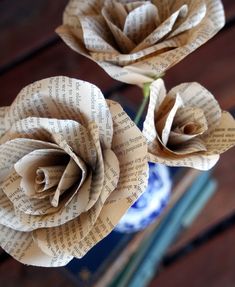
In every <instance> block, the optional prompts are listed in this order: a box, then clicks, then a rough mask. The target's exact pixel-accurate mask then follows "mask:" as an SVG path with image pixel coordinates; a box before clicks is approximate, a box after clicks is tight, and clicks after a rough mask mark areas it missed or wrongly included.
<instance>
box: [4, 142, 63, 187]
mask: <svg viewBox="0 0 235 287" xmlns="http://www.w3.org/2000/svg"><path fill="white" fill-rule="evenodd" d="M2 139H3V138H2ZM3 142H4V141H3ZM43 148H57V147H56V145H55V144H52V143H46V142H43V141H39V140H30V139H24V138H22V139H14V140H9V141H8V142H6V143H2V144H0V166H1V169H0V178H1V180H0V184H1V182H2V181H4V177H5V176H7V175H8V173H9V172H10V171H11V170H12V168H13V165H14V163H15V162H16V161H18V160H19V159H20V158H22V157H23V156H24V155H26V154H28V153H30V152H31V151H33V150H35V149H43Z"/></svg>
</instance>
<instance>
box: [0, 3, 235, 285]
mask: <svg viewBox="0 0 235 287" xmlns="http://www.w3.org/2000/svg"><path fill="white" fill-rule="evenodd" d="M222 2H223V4H224V8H225V12H226V26H225V27H224V28H223V30H222V31H220V32H219V33H218V34H217V35H216V36H215V37H214V38H213V39H212V40H210V41H209V42H207V43H206V44H205V45H204V46H202V47H200V48H199V49H198V50H196V51H195V52H194V53H193V54H191V55H189V56H188V57H187V58H186V59H184V60H183V61H182V62H181V63H179V64H178V65H176V66H175V67H173V68H172V69H171V70H170V71H169V72H167V74H166V76H165V81H166V86H167V89H170V88H171V87H173V86H175V85H177V84H180V83H183V82H192V81H197V82H199V83H201V84H202V85H204V86H205V87H206V88H207V89H208V90H210V91H211V92H212V93H213V94H214V95H215V97H216V98H217V100H218V101H219V103H220V105H221V108H222V109H225V110H229V111H230V112H231V113H232V114H233V115H234V112H235V21H234V20H235V2H234V0H223V1H222ZM66 4H67V0H57V1H48V0H35V1H30V0H21V1H16V0H0V87H1V91H0V106H5V105H10V104H11V102H12V101H13V100H14V98H15V97H16V95H17V94H18V93H19V91H20V90H21V88H23V87H24V86H25V85H27V84H29V83H31V82H33V81H36V80H39V79H43V78H46V77H50V76H55V75H66V76H70V77H74V78H78V79H82V80H86V81H89V82H91V83H94V84H95V85H97V86H98V87H99V88H100V89H101V90H102V91H103V92H104V94H105V95H106V96H107V97H112V98H117V97H118V100H119V101H121V102H122V104H123V105H125V106H127V107H129V108H130V109H132V110H133V111H136V110H137V107H138V105H139V104H140V101H141V91H140V89H139V88H137V87H134V86H127V85H124V84H122V83H120V82H117V81H115V80H113V79H111V78H110V77H109V76H108V75H107V74H106V73H105V72H104V71H103V70H102V69H101V68H99V67H98V66H97V65H96V64H95V63H93V62H91V61H90V60H88V59H86V58H84V57H82V56H80V55H78V54H76V53H75V52H73V51H72V50H70V49H69V48H68V47H67V46H66V45H65V44H64V43H63V42H62V41H61V40H60V39H59V38H58V37H57V35H56V34H55V33H54V30H55V28H56V27H57V26H58V25H60V24H61V22H62V12H63V9H64V7H65V5H66ZM118 93H121V94H122V95H121V96H120V94H119V95H118ZM234 171H235V149H232V150H230V151H228V152H227V153H225V154H224V155H223V156H222V157H221V160H220V161H219V163H218V164H217V166H216V168H215V169H214V170H213V174H212V176H211V175H210V176H211V177H212V178H213V180H214V181H213V182H216V191H215V192H213V195H212V193H211V195H212V196H208V199H209V197H210V199H209V200H205V201H204V204H202V206H203V209H202V208H200V211H201V212H200V213H199V212H196V213H195V214H196V215H198V216H197V217H196V216H193V219H195V220H192V221H190V224H188V225H187V224H186V225H187V226H186V227H187V228H183V229H185V230H184V231H183V232H180V235H179V234H177V237H175V238H174V240H171V242H170V244H169V245H170V246H167V248H165V249H164V256H163V257H161V260H160V259H159V260H160V261H161V265H159V262H158V264H155V263H156V258H155V259H154V258H153V259H152V260H153V261H152V263H151V262H150V263H149V262H148V264H150V265H146V266H151V276H149V280H148V283H146V284H147V286H150V287H154V286H164V287H168V286H169V287H170V286H174V287H175V286H200V287H202V286H213V287H214V286H218V287H219V286H223V287H224V286H226V287H230V286H231V287H232V286H235V248H234V242H235V190H234V186H235V177H234ZM189 176H191V177H192V178H193V176H192V174H191V175H190V173H189V172H188V171H183V172H182V173H181V175H180V176H178V177H177V179H174V181H175V182H174V188H173V192H177V190H176V189H177V188H178V189H180V188H181V189H182V187H181V186H180V184H182V182H186V181H187V178H189ZM196 178H197V177H196V175H194V179H192V181H193V180H195V179H196ZM192 181H191V182H189V184H188V186H187V185H186V186H184V189H186V188H189V187H190V184H192ZM182 192H183V191H182ZM198 210H199V209H198ZM198 213H199V214H198ZM189 225H190V226H189ZM151 232H153V227H152V230H150V229H149V230H148V232H142V233H140V234H142V235H138V234H137V235H138V236H136V234H135V236H129V235H128V236H129V237H128V238H127V237H125V240H126V241H125V240H123V239H122V250H126V251H125V252H126V253H123V254H124V255H125V254H126V261H125V260H124V261H122V260H121V259H120V258H119V257H118V256H117V254H116V255H115V257H113V258H112V260H111V261H112V262H114V261H116V265H115V266H116V267H115V268H116V269H115V268H114V267H113V268H114V269H110V270H109V265H107V263H106V265H105V264H103V263H102V264H103V265H102V264H101V261H102V260H106V259H102V260H101V259H100V261H99V260H98V261H99V264H100V265H102V268H101V267H100V265H97V266H96V267H93V270H89V269H88V267H87V265H86V266H85V267H84V268H83V267H82V264H83V261H82V260H80V263H79V266H78V265H76V264H75V265H73V266H71V267H67V268H53V269H48V268H36V267H28V266H24V265H22V264H20V263H18V262H16V261H15V260H14V259H12V258H11V257H9V256H8V255H7V254H6V253H5V252H4V251H2V250H0V286H5V287H10V286H18V287H21V286H25V287H28V286H34V287H37V286H42V285H43V286H44V287H46V286H57V287H59V286H66V287H70V286H71V287H72V286H74V287H75V286H95V283H94V280H92V276H93V277H94V278H95V281H96V283H97V284H98V283H99V284H100V285H99V286H106V283H105V282H106V281H105V280H106V279H105V278H109V277H110V274H111V275H112V276H113V274H117V270H119V271H120V270H121V267H122V266H124V263H125V264H127V262H129V261H130V260H131V258H132V261H133V260H134V261H135V260H136V259H135V257H133V254H134V252H135V254H137V255H138V250H139V249H140V246H141V245H140V241H142V240H143V239H145V240H147V239H148V238H150V234H152V233H151ZM141 236H142V237H141ZM158 236H159V235H158ZM152 238H155V237H152ZM156 238H157V237H156ZM114 240H119V239H118V238H117V239H114ZM138 240H139V241H138ZM119 241H120V240H119ZM119 241H118V242H119ZM153 241H154V240H153ZM120 242H121V241H120ZM148 242H149V241H148ZM114 245H115V244H114ZM100 248H103V247H102V246H101V247H100ZM120 248H121V247H120ZM101 250H102V249H99V248H98V249H96V250H94V251H92V252H93V253H92V255H90V257H93V258H95V257H97V258H98V257H100V256H101V257H102V255H101ZM120 254H121V251H120ZM124 255H123V256H124ZM138 256H139V255H138ZM138 256H137V257H138ZM142 256H143V257H142V259H141V262H142V261H144V258H146V257H147V256H148V255H147V253H146V254H144V255H142ZM133 258H134V259H133ZM118 260H119V261H118ZM98 261H97V262H98ZM107 262H110V258H109V261H107ZM84 264H85V261H84ZM86 264H87V263H86ZM97 264H98V263H97ZM118 265H120V266H119V268H118V267H117V266H118ZM132 266H133V265H132ZM142 267H143V268H142ZM142 267H141V268H142V269H141V270H142V271H141V272H148V270H149V269H147V270H145V269H144V266H142ZM133 268H134V267H133ZM138 268H139V265H138ZM138 268H137V267H136V268H135V269H133V270H134V271H133V272H132V277H133V276H135V273H138V272H140V270H139V269H138ZM97 270H98V271H99V273H97V274H98V275H97V274H96V271H97ZM143 270H145V271H143ZM109 272H110V274H109ZM93 273H95V274H94V275H93ZM108 274H109V275H108ZM146 274H147V273H146ZM79 276H80V277H79ZM105 276H106V277H105ZM78 277H79V278H78ZM101 279H102V280H104V281H102V280H101ZM150 279H151V280H150ZM79 280H80V281H79ZM81 280H83V283H81V282H82V281H81ZM107 280H108V279H107ZM91 282H92V283H91ZM120 282H121V281H120ZM125 282H127V283H125V284H124V283H115V282H114V283H113V284H114V285H112V286H124V287H125V286H132V285H131V283H130V282H134V281H130V280H129V281H128V280H126V281H125ZM128 282H129V283H128ZM146 282H147V281H146ZM115 284H116V285H115ZM118 284H119V285H118ZM120 284H122V285H120ZM132 284H133V283H132ZM97 286H98V285H97ZM133 286H137V285H133ZM139 286H145V285H144V283H143V284H142V283H141V282H140V285H139Z"/></svg>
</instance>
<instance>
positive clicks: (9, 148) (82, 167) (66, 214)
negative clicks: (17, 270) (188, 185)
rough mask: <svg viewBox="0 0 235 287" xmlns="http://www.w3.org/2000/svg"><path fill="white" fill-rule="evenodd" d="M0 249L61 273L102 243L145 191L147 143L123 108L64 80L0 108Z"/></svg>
mask: <svg viewBox="0 0 235 287" xmlns="http://www.w3.org/2000/svg"><path fill="white" fill-rule="evenodd" d="M0 133H1V138H0V245H1V247H2V248H3V249H4V250H5V251H6V252H8V253H9V254H11V255H12V256H13V257H14V258H16V259H17V260H19V261H20V262H22V263H26V264H30V265H37V266H62V265H65V264H67V263H68V262H69V261H70V260H71V259H72V258H73V257H77V258H80V257H82V256H83V255H84V254H85V253H86V252H87V251H88V250H89V249H90V248H91V247H92V246H94V245H95V244H96V243H97V242H99V241H100V240H101V239H103V238H104V237H105V236H106V235H107V234H108V233H109V232H110V231H111V230H112V229H113V228H114V227H115V225H116V224H117V223H118V221H119V219H120V218H121V216H122V215H123V214H124V213H125V212H126V210H127V209H128V208H129V207H130V206H131V205H132V204H133V202H134V201H135V200H136V199H137V198H138V197H139V196H140V195H141V193H142V192H143V191H144V190H145V188H146V184H147V180H148V164H147V144H146V140H145V138H144V136H143V135H142V133H141V132H140V130H139V129H138V128H137V127H136V125H135V124H134V123H133V122H132V121H131V119H130V118H129V117H128V116H127V114H126V113H125V112H124V111H123V109H122V108H121V107H120V105H119V104H118V103H116V102H113V101H109V100H107V101H106V100H105V99H104V97H103V95H102V93H101V91H100V90H99V89H98V88H97V87H96V86H94V85H92V84H90V83H87V82H83V81H80V80H75V79H71V78H67V77H62V76H61V77H52V78H48V79H45V80H41V81H38V82H35V83H33V84H30V85H29V86H27V87H25V88H24V89H23V90H22V91H21V92H20V93H19V95H18V96H17V98H16V99H15V101H14V102H13V104H12V105H11V106H10V107H6V108H1V109H0Z"/></svg>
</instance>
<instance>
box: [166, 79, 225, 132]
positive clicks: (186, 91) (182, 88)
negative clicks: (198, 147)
mask: <svg viewBox="0 0 235 287" xmlns="http://www.w3.org/2000/svg"><path fill="white" fill-rule="evenodd" d="M177 94H179V95H180V97H181V98H182V100H183V102H184V105H185V106H188V107H196V108H199V109H201V110H202V111H203V112H204V115H205V117H206V119H207V125H208V130H207V132H206V134H208V133H210V131H211V130H213V129H214V128H215V127H216V126H217V125H218V124H219V122H220V118H221V109H220V106H219V104H218V102H217V101H216V99H215V98H214V96H213V95H212V94H211V93H210V92H209V91H208V90H206V89H205V88H204V87H203V86H201V85H200V84H198V83H184V84H181V85H178V86H176V87H174V88H173V89H171V90H170V91H169V93H168V95H169V96H173V97H175V96H176V95H177Z"/></svg>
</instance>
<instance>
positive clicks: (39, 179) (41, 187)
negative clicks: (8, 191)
mask: <svg viewBox="0 0 235 287" xmlns="http://www.w3.org/2000/svg"><path fill="white" fill-rule="evenodd" d="M64 169H65V166H64V165H56V166H41V167H39V168H38V169H37V171H36V178H35V185H34V186H35V191H36V194H35V196H37V195H38V194H42V193H43V191H45V190H48V189H50V188H52V187H54V186H57V185H58V183H59V181H60V178H61V176H62V175H63V172H64Z"/></svg>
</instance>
